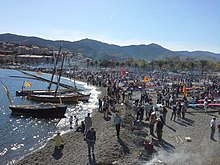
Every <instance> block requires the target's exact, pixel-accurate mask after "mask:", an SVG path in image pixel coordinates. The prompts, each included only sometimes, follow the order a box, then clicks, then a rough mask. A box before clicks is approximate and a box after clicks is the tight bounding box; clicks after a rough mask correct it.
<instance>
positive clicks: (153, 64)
mask: <svg viewBox="0 0 220 165" xmlns="http://www.w3.org/2000/svg"><path fill="white" fill-rule="evenodd" d="M149 64H150V66H151V71H152V72H153V71H154V66H155V61H151V62H150V63H149Z"/></svg>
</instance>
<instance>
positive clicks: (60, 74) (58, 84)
mask: <svg viewBox="0 0 220 165" xmlns="http://www.w3.org/2000/svg"><path fill="white" fill-rule="evenodd" d="M64 58H65V55H64V54H63V58H62V64H61V69H60V73H59V77H58V80H57V82H58V83H57V87H56V90H55V96H56V95H57V90H58V88H59V86H60V78H61V76H62V71H63V64H64Z"/></svg>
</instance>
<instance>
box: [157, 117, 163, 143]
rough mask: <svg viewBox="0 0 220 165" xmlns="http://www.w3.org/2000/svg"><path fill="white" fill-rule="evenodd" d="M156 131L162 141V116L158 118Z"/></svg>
mask: <svg viewBox="0 0 220 165" xmlns="http://www.w3.org/2000/svg"><path fill="white" fill-rule="evenodd" d="M156 132H157V139H158V140H159V141H161V139H162V133H163V122H162V121H161V119H160V118H158V119H157V124H156Z"/></svg>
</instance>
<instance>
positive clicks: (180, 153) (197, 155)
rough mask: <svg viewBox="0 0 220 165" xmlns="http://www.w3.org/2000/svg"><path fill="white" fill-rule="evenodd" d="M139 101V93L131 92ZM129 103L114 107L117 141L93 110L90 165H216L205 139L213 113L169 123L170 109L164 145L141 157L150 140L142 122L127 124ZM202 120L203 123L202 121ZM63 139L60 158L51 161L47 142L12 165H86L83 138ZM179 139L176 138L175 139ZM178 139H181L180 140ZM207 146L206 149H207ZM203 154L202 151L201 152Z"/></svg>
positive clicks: (219, 158) (217, 157)
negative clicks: (93, 142)
mask: <svg viewBox="0 0 220 165" xmlns="http://www.w3.org/2000/svg"><path fill="white" fill-rule="evenodd" d="M100 90H101V91H102V93H101V94H100V95H101V96H105V95H106V88H104V87H101V88H100ZM135 94H136V98H139V94H140V93H139V92H137V93H136V92H135ZM128 104H131V101H129V100H128V101H127V102H126V103H125V104H123V105H122V104H117V106H116V108H117V110H119V113H120V114H121V116H122V117H123V120H124V124H123V125H124V126H123V127H122V129H121V139H120V140H118V139H117V137H116V132H115V128H114V126H113V121H112V118H113V116H114V114H113V113H112V115H111V116H110V119H109V120H104V119H103V114H102V113H100V112H98V111H97V109H96V110H94V114H93V116H92V120H93V123H94V128H95V130H96V132H97V142H96V146H95V157H94V159H93V160H92V161H93V162H92V163H91V162H90V164H94V165H95V164H97V165H113V164H114V165H136V164H143V165H153V164H161V165H162V164H163V165H164V164H176V163H177V164H179V165H182V164H184V165H185V164H187V165H197V164H198V165H200V164H206V165H209V164H210V165H211V164H212V165H218V163H219V162H220V154H219V152H218V151H219V149H220V144H218V142H216V141H211V140H210V139H209V131H210V130H209V122H210V119H211V118H212V116H216V117H217V118H218V119H219V117H218V115H217V113H215V112H209V113H198V112H196V113H194V112H193V109H189V111H188V112H187V113H186V120H180V121H176V122H173V121H170V120H168V119H169V117H170V115H171V109H168V119H167V122H168V124H167V125H166V126H165V128H164V133H163V139H164V143H163V144H159V145H155V146H154V150H155V154H153V155H147V156H146V155H145V150H144V147H143V143H144V141H145V140H149V139H151V138H152V137H151V136H150V135H149V131H148V128H147V127H146V126H143V125H148V124H147V122H146V121H143V125H142V126H140V127H137V126H134V125H132V124H131V121H132V120H133V118H132V117H131V113H132V112H131V109H130V108H129V105H128ZM204 121H206V122H204ZM62 136H63V139H64V149H63V150H62V156H61V158H59V159H55V158H54V157H53V156H52V154H53V150H54V145H53V142H52V141H51V140H50V141H48V142H47V144H46V146H45V147H43V148H42V149H40V150H38V151H36V152H34V153H32V154H30V155H28V156H25V157H24V158H23V159H21V160H20V161H18V162H16V163H15V165H24V164H25V165H26V164H27V165H29V164H36V165H44V164H55V165H58V164H59V165H60V164H61V165H65V164H74V165H84V164H87V163H89V161H90V160H89V158H88V156H87V145H86V143H85V142H84V140H83V135H82V134H81V133H79V132H74V131H71V132H68V133H67V134H64V135H62ZM187 136H189V137H191V139H192V141H191V142H187V141H186V140H185V137H187ZM177 137H178V139H177ZM179 137H180V138H179ZM180 139H182V140H180ZM208 146H210V149H207V147H208ZM204 151H205V152H204Z"/></svg>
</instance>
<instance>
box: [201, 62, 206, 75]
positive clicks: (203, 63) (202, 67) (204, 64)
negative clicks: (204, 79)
mask: <svg viewBox="0 0 220 165" xmlns="http://www.w3.org/2000/svg"><path fill="white" fill-rule="evenodd" d="M200 65H201V72H202V73H201V74H202V76H203V73H204V68H205V67H206V66H207V65H208V61H207V60H200Z"/></svg>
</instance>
